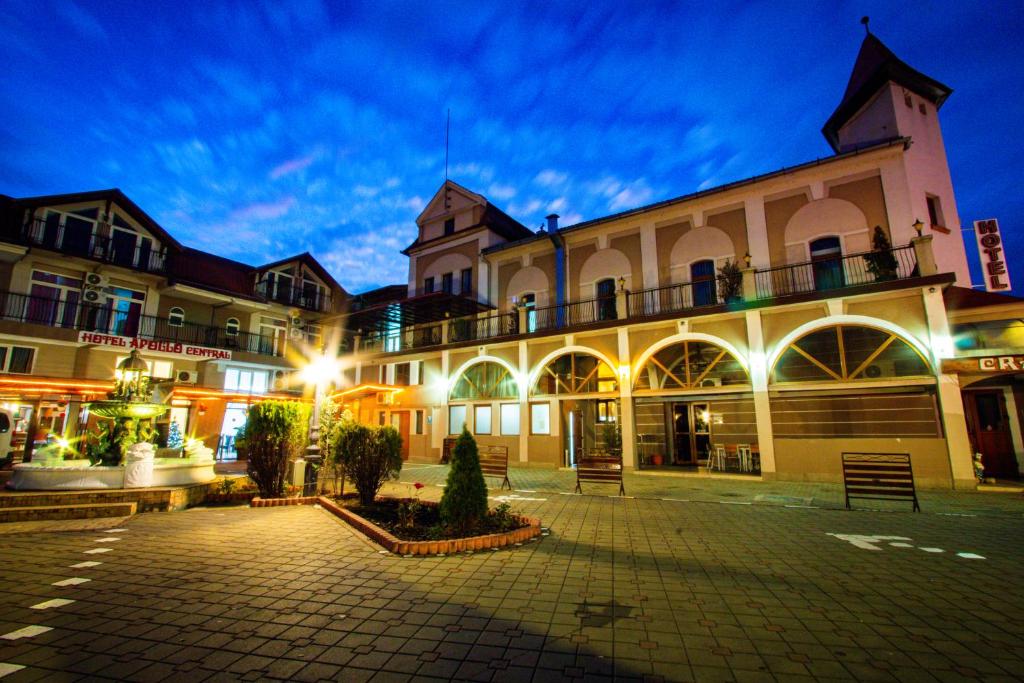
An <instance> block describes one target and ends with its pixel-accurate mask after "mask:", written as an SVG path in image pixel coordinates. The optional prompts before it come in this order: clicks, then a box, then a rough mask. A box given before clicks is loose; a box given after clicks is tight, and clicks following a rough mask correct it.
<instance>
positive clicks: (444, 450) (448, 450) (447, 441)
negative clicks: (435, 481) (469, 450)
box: [441, 436, 457, 465]
mask: <svg viewBox="0 0 1024 683" xmlns="http://www.w3.org/2000/svg"><path fill="white" fill-rule="evenodd" d="M456 441H457V438H456V437H454V436H446V437H445V438H444V445H443V446H442V447H441V464H442V465H445V464H447V463H450V462H451V461H452V453H453V452H454V451H455V442H456Z"/></svg>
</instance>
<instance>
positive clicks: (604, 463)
mask: <svg viewBox="0 0 1024 683" xmlns="http://www.w3.org/2000/svg"><path fill="white" fill-rule="evenodd" d="M583 482H587V483H588V484H614V483H616V482H617V483H618V484H619V495H620V496H624V495H626V487H625V486H624V485H623V484H622V458H621V457H618V456H614V455H594V456H589V457H584V458H580V459H579V460H577V461H576V493H583V487H582V486H580V484H582V483H583Z"/></svg>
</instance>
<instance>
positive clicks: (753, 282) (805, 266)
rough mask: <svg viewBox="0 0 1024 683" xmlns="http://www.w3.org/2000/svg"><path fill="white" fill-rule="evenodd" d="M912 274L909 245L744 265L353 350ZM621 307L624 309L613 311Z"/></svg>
mask: <svg viewBox="0 0 1024 683" xmlns="http://www.w3.org/2000/svg"><path fill="white" fill-rule="evenodd" d="M917 277H919V272H918V263H917V256H916V252H915V249H914V247H913V246H906V247H897V248H894V249H890V250H886V251H872V252H866V253H861V254H851V255H847V256H838V257H835V258H828V259H819V260H815V261H807V262H803V263H795V264H789V265H785V266H779V267H777V268H768V269H764V270H756V271H754V270H748V271H746V272H745V273H737V274H735V275H732V276H719V277H715V278H708V279H705V280H697V281H694V282H684V283H679V284H673V285H666V286H664V287H655V288H652V289H644V290H639V291H636V292H624V293H623V292H620V293H619V295H617V296H609V297H598V298H594V299H588V300H585V301H571V302H567V303H564V304H558V305H554V306H545V307H542V308H536V309H527V310H526V311H523V315H524V320H525V325H526V329H525V330H521V329H520V317H519V315H520V312H519V311H512V312H507V313H490V314H488V315H478V316H473V315H471V316H464V317H460V318H453V319H451V320H445V321H437V322H431V323H428V324H424V325H409V326H404V327H401V326H395V327H393V328H391V329H388V330H386V331H375V332H371V333H370V334H368V335H365V336H363V337H362V338H361V341H360V350H361V351H364V352H368V353H397V352H400V351H415V350H420V349H426V348H432V347H439V346H442V345H447V344H457V343H466V342H479V341H493V340H498V339H507V338H512V337H516V336H519V335H520V334H521V333H523V332H526V333H530V334H536V333H554V332H555V331H564V330H571V329H574V328H586V327H601V326H608V325H612V324H615V321H618V323H619V324H621V323H623V322H641V321H644V320H651V319H668V318H673V317H683V316H687V315H700V314H701V313H704V312H708V313H710V312H715V311H722V310H730V309H733V308H735V309H737V310H739V309H743V308H746V307H750V306H754V305H758V304H761V303H763V302H770V301H779V303H783V302H785V301H787V300H792V299H794V298H798V297H803V298H827V297H831V296H836V295H838V294H839V293H840V292H841V291H843V290H849V289H852V288H856V287H867V286H872V285H884V284H885V283H888V282H894V281H900V280H909V279H912V278H917ZM620 307H622V309H623V310H621V311H620Z"/></svg>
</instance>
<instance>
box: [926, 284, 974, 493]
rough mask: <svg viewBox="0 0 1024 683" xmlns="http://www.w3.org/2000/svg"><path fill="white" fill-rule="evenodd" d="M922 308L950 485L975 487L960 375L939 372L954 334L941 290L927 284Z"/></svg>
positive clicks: (950, 349)
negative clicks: (949, 472)
mask: <svg viewBox="0 0 1024 683" xmlns="http://www.w3.org/2000/svg"><path fill="white" fill-rule="evenodd" d="M922 294H923V296H924V310H925V315H926V316H927V318H928V332H929V335H930V336H931V350H932V358H931V362H932V365H933V367H934V368H935V370H936V376H937V379H938V385H937V390H938V398H939V410H940V411H942V423H943V425H945V428H946V448H947V449H948V450H949V469H950V471H951V472H952V473H953V488H957V489H974V488H975V487H976V486H977V480H976V479H975V477H974V461H973V460H972V458H971V441H970V438H968V436H967V418H966V416H965V415H964V401H963V397H962V396H961V394H960V376H959V375H957V374H956V373H944V372H942V359H943V358H950V357H952V355H953V337H952V336H951V335H950V333H949V320H948V319H947V318H946V304H945V301H943V299H942V289H940V288H939V287H928V288H927V289H925V290H924V291H923V292H922Z"/></svg>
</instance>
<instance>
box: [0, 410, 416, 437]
mask: <svg viewBox="0 0 1024 683" xmlns="http://www.w3.org/2000/svg"><path fill="white" fill-rule="evenodd" d="M0 415H2V413H0ZM422 433H423V411H422V410H417V411H416V434H422Z"/></svg>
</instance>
